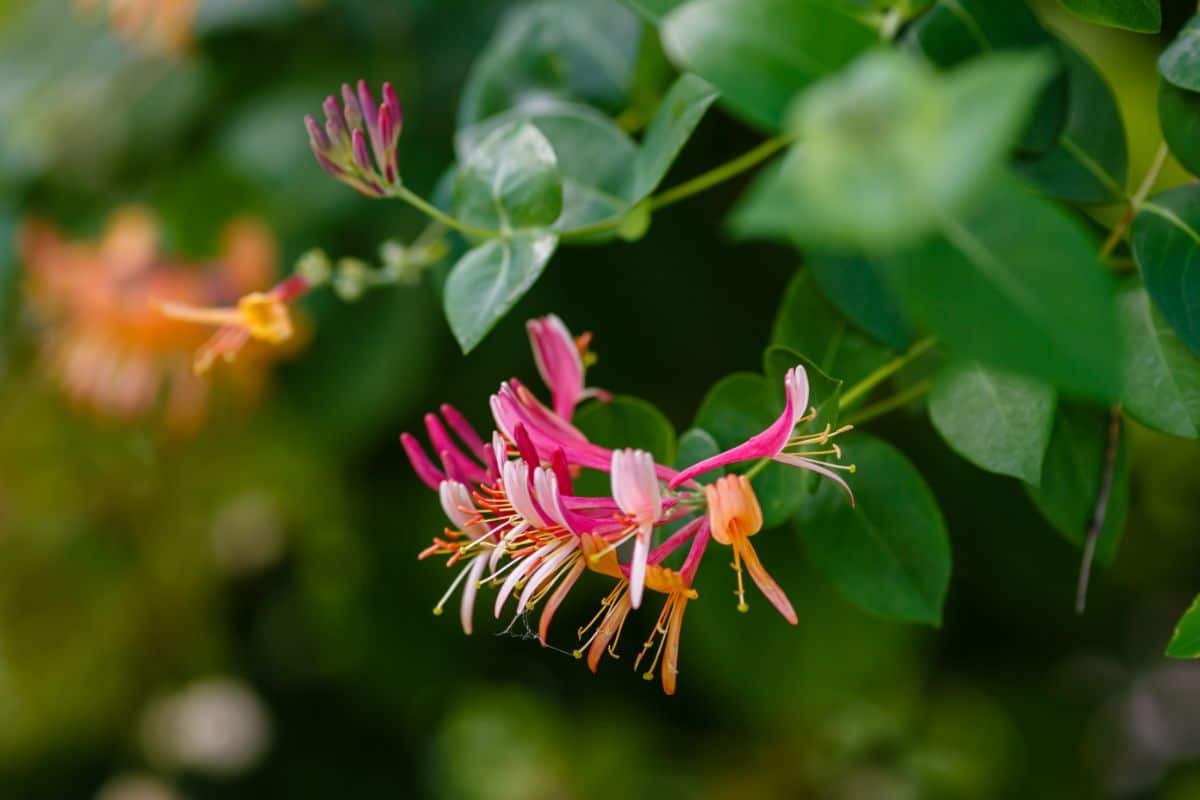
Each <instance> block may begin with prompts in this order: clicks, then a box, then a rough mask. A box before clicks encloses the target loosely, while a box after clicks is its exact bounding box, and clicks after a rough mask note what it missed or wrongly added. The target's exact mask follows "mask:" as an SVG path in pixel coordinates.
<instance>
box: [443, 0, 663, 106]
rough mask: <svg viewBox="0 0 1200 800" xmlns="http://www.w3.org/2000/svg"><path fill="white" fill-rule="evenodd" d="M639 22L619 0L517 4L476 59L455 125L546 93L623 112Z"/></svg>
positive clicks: (543, 97)
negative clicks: (616, 0)
mask: <svg viewBox="0 0 1200 800" xmlns="http://www.w3.org/2000/svg"><path fill="white" fill-rule="evenodd" d="M639 27H640V21H639V20H638V18H637V17H636V16H634V15H633V14H631V13H630V12H629V11H628V10H626V9H624V8H622V7H621V4H620V3H618V2H615V0H574V2H571V3H553V2H538V3H528V4H525V5H523V6H521V7H519V8H518V9H517V10H516V11H515V12H514V13H512V14H510V15H508V16H507V17H505V19H504V21H503V23H502V24H501V25H500V27H499V28H498V30H497V31H496V34H495V36H494V37H493V38H492V40H491V41H490V42H488V44H487V47H486V48H485V49H484V51H483V53H482V54H480V56H479V58H477V59H476V61H475V63H474V64H473V65H472V66H471V72H470V74H469V75H468V76H467V82H466V85H465V86H464V87H463V92H462V96H461V98H460V100H459V106H458V127H459V128H464V127H469V126H471V125H474V124H476V123H478V122H480V121H482V120H484V119H487V118H489V117H492V116H494V115H496V114H499V113H501V112H504V111H508V110H510V109H513V108H518V107H524V106H526V105H528V104H536V103H540V102H544V101H545V100H547V99H548V98H555V99H558V100H560V101H579V102H582V103H586V104H589V105H596V106H599V107H601V108H604V109H606V110H609V111H612V112H614V113H615V112H618V111H620V110H621V109H622V107H623V106H624V104H625V101H626V98H627V95H628V92H629V87H630V83H631V81H632V79H633V70H634V64H635V63H636V61H637V54H638V30H639Z"/></svg>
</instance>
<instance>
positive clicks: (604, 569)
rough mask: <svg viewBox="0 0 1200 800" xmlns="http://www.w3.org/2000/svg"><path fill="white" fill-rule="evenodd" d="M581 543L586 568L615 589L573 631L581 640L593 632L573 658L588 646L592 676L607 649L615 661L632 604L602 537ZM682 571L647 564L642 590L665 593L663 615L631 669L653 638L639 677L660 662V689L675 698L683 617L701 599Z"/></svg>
mask: <svg viewBox="0 0 1200 800" xmlns="http://www.w3.org/2000/svg"><path fill="white" fill-rule="evenodd" d="M582 541H583V549H584V552H585V554H587V556H588V558H586V559H584V561H586V562H587V563H588V566H589V567H590V568H591V569H592V570H593V571H595V572H599V573H601V574H603V575H609V576H611V577H614V578H616V579H617V584H616V586H614V587H613V589H612V591H611V592H609V594H608V596H607V597H605V598H604V600H603V601H602V602H601V606H600V611H599V612H597V613H596V616H594V617H593V618H592V620H591V622H589V623H588V624H587V625H585V626H584V627H582V628H580V629H579V633H578V635H579V638H580V639H583V637H584V636H587V634H588V631H592V630H593V629H594V631H593V632H592V635H591V637H590V638H588V640H587V641H586V642H584V643H583V644H582V645H581V646H580V648H579V649H578V650H576V651H575V656H576V657H577V658H582V657H583V655H584V648H587V650H586V652H587V663H588V668H589V669H591V671H592V672H595V671H596V669H597V668H598V667H599V666H600V659H601V657H602V656H603V655H604V652H605V651H606V650H607V651H608V654H609V655H611V656H612V657H613V658H617V657H618V656H617V653H616V647H617V641H618V640H619V639H620V636H621V630H622V629H623V628H624V626H625V618H626V617H627V616H629V612H630V611H631V610H632V608H633V605H632V601H631V598H630V584H629V580H628V578H627V577H626V575H625V573H624V571H623V570H622V569H621V565H620V563H619V562H618V560H617V555H616V553H615V552H614V551H613V550H612V549H611V548H609V547H608V545H607V543H606V542H605V541H604V540H603V539H598V538H597V537H593V536H584V537H582ZM593 556H594V557H593ZM686 571H687V570H686V568H685V570H684V571H683V572H676V571H675V570H673V569H668V568H667V567H663V566H660V565H658V564H649V565H647V566H646V573H645V586H646V588H648V589H650V590H651V591H654V592H658V593H659V594H663V595H666V598H667V599H666V601H665V602H664V603H663V607H662V611H661V612H659V615H658V619H657V620H656V621H655V623H654V628H653V630H652V631H651V633H650V636H649V638H648V639H646V643H645V644H644V645H643V646H642V650H641V652H640V653H638V657H637V659H636V660H635V661H634V664H633V668H634V669H638V668H639V667H640V666H641V663H642V659H644V658H645V657H646V655H647V654H648V653H649V652H650V650H651V649H652V648H654V643H655V640H657V641H658V647H657V649H655V652H654V658H653V660H652V661H651V662H650V666H649V667H648V668H647V670H646V672H644V673H643V674H642V677H643V678H645V679H646V680H648V681H649V680H653V679H654V670H655V668H656V667H657V666H658V663H659V661H660V660H661V661H662V686H663V691H664V692H665V693H667V694H675V685H676V679H677V678H678V676H679V637H680V633H681V631H682V629H683V613H684V611H686V610H687V603H688V601H689V600H695V599H696V598H697V597H699V596H700V595H699V593H698V592H697V591H696V590H695V589H693V588H692V586H691V582H690V580H689V579H688V578H687V577H685V573H686Z"/></svg>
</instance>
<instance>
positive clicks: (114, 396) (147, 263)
mask: <svg viewBox="0 0 1200 800" xmlns="http://www.w3.org/2000/svg"><path fill="white" fill-rule="evenodd" d="M18 248H19V251H20V254H21V257H22V260H23V261H24V263H25V265H26V269H27V271H28V281H27V284H26V296H27V299H28V301H29V305H30V306H31V308H32V309H33V311H34V315H35V317H36V318H37V319H38V320H39V321H40V322H41V323H42V325H43V330H42V336H41V351H42V352H41V358H42V363H43V364H44V366H45V369H46V370H47V372H48V373H49V374H50V375H51V376H52V377H53V379H54V380H55V381H56V382H57V383H58V384H60V385H61V387H62V389H63V391H64V392H65V393H66V394H67V395H68V397H70V399H71V400H72V401H73V402H74V403H76V404H77V405H78V406H80V407H82V408H85V409H88V410H90V411H93V412H95V413H96V414H98V415H101V416H104V417H109V418H115V419H120V420H130V419H134V418H137V417H142V416H146V415H148V414H150V413H151V412H153V411H154V410H155V409H156V408H157V407H158V404H159V399H160V397H161V399H162V403H163V406H162V408H163V415H164V424H165V425H166V426H167V427H168V428H169V429H171V430H173V431H176V432H187V431H190V430H194V429H195V428H196V427H198V425H199V424H200V423H201V422H202V421H203V419H204V417H205V414H206V412H207V409H208V404H209V399H210V387H209V385H208V383H207V382H206V381H205V380H203V379H201V378H199V377H197V376H196V375H195V374H194V373H193V370H192V354H193V352H194V351H195V350H196V348H198V347H199V346H200V345H202V344H203V343H204V340H205V332H204V331H203V330H202V329H198V328H197V327H195V326H193V325H190V324H187V323H185V322H180V321H177V320H173V319H170V318H168V317H166V316H164V315H163V314H161V313H160V312H159V310H158V304H159V303H161V302H176V303H184V304H194V305H214V304H220V303H224V302H228V301H229V300H231V299H234V298H237V297H240V296H242V295H244V294H246V293H249V292H253V291H255V290H258V289H261V288H263V287H266V286H269V285H270V284H271V282H272V281H273V280H274V278H275V276H276V274H277V271H278V264H277V261H278V259H277V253H276V247H275V242H274V239H273V237H272V235H271V233H270V231H269V230H268V229H267V228H266V227H265V226H264V225H262V224H261V223H259V222H257V221H254V220H248V219H245V220H237V221H234V222H232V223H230V224H229V225H227V226H226V228H225V230H224V232H223V234H222V237H221V255H220V258H219V260H218V262H217V263H216V264H215V265H209V266H206V267H201V266H197V265H189V264H185V263H181V262H178V261H173V260H170V259H167V258H164V257H163V256H162V255H161V253H160V250H159V239H158V227H157V223H156V222H155V220H154V219H153V217H152V216H150V215H149V214H148V213H147V212H146V211H144V210H141V209H137V208H126V209H121V210H119V211H117V212H116V213H114V214H113V215H112V216H111V217H110V219H109V222H108V225H107V228H106V230H105V232H104V234H103V236H102V237H101V239H100V241H99V242H86V241H68V240H67V239H65V238H64V237H63V236H62V234H61V233H60V232H59V230H58V229H57V228H56V227H55V226H53V225H52V224H49V223H46V222H43V221H40V220H36V219H29V220H26V221H24V222H23V223H22V225H21V228H20V230H19V232H18ZM283 352H284V351H281V350H280V349H279V348H266V347H262V348H255V347H251V348H248V353H247V357H245V358H243V359H241V360H239V362H238V364H237V365H236V368H234V369H230V370H229V371H228V376H229V377H228V380H229V381H230V383H231V384H232V385H233V386H234V387H235V388H236V389H237V390H238V392H239V394H241V395H242V396H243V397H246V398H254V397H257V395H258V394H259V393H260V391H261V390H262V388H263V386H264V384H265V380H266V374H267V367H268V366H269V364H270V362H271V361H272V360H274V359H275V358H278V357H279V356H280V355H281V354H283Z"/></svg>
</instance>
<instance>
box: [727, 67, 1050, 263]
mask: <svg viewBox="0 0 1200 800" xmlns="http://www.w3.org/2000/svg"><path fill="white" fill-rule="evenodd" d="M1049 74H1050V62H1049V60H1048V59H1047V58H1046V57H1044V56H1042V55H1040V54H1035V55H1028V54H1026V55H1011V54H1006V55H991V56H986V57H983V58H978V59H975V60H974V61H972V62H970V63H969V64H967V65H965V66H963V67H960V68H958V69H957V70H955V71H954V72H953V73H951V74H949V75H939V74H937V73H934V72H933V71H932V70H930V69H929V67H928V66H927V65H925V64H924V63H923V62H920V61H917V60H914V59H912V58H911V57H908V56H905V55H903V54H900V53H896V52H892V51H880V52H875V53H871V54H869V55H867V56H864V57H863V58H862V59H860V60H859V61H858V62H857V63H856V64H855V65H854V66H853V67H852V68H850V69H849V70H848V71H846V72H844V73H842V74H839V75H837V76H834V77H832V78H829V79H828V80H825V81H822V82H821V83H819V84H817V85H816V86H814V87H813V88H812V89H810V90H808V91H807V92H805V93H804V94H803V95H802V96H801V97H800V98H799V100H798V101H797V103H796V106H795V110H794V111H793V113H792V114H791V116H790V119H789V130H790V131H791V133H792V134H794V135H795V136H796V138H797V140H798V141H799V142H801V144H800V145H797V146H796V147H795V148H793V150H792V151H791V153H790V154H789V155H788V156H787V158H786V159H785V160H784V162H783V164H782V165H781V166H780V167H779V169H778V170H777V171H770V172H768V173H766V175H764V177H762V178H760V179H759V181H758V182H757V183H756V185H755V188H754V189H753V190H752V191H751V193H750V195H749V197H748V198H747V200H746V201H745V202H744V203H743V204H742V206H741V207H740V208H739V209H738V211H737V212H736V214H735V216H734V219H733V224H734V228H735V230H736V231H738V232H740V233H742V234H760V235H761V234H765V235H768V236H781V237H785V238H788V239H790V240H791V241H794V242H796V243H797V244H800V245H802V246H807V245H813V246H818V247H833V248H849V249H855V250H868V251H880V250H891V249H894V248H895V247H897V246H901V245H904V244H908V243H911V242H914V241H916V240H918V239H920V238H921V237H923V236H925V235H926V234H928V233H929V232H930V231H931V230H932V229H933V228H934V226H935V223H936V221H937V219H938V218H939V217H940V216H941V215H943V214H946V213H954V212H955V211H957V210H958V209H960V208H962V207H963V206H965V205H966V204H968V203H969V202H970V201H971V200H973V199H974V198H975V196H976V195H977V194H978V193H979V191H980V190H981V188H983V187H984V186H985V185H986V183H987V181H988V179H989V178H990V177H991V176H992V174H993V173H994V172H995V171H996V170H997V169H998V168H999V167H1000V165H1001V164H1002V163H1003V162H1004V161H1005V159H1006V158H1007V156H1008V154H1009V152H1010V150H1011V149H1012V146H1013V144H1014V142H1015V140H1016V137H1017V135H1018V134H1019V133H1020V131H1021V130H1022V129H1023V128H1024V126H1025V123H1026V120H1027V119H1028V113H1029V110H1030V108H1031V107H1032V104H1033V100H1034V98H1035V96H1036V94H1037V91H1038V89H1039V87H1040V86H1041V85H1042V84H1043V83H1044V82H1045V80H1046V78H1047V77H1048V76H1049ZM980 97H987V98H988V102H986V103H981V102H979V100H978V98H980Z"/></svg>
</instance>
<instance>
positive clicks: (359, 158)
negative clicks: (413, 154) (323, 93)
mask: <svg viewBox="0 0 1200 800" xmlns="http://www.w3.org/2000/svg"><path fill="white" fill-rule="evenodd" d="M322 110H323V111H324V112H325V125H324V127H322V126H321V124H320V123H318V122H317V120H316V118H315V117H313V116H312V115H311V114H310V115H309V116H307V117H305V118H304V124H305V126H306V127H307V128H308V141H309V144H311V145H312V150H313V155H315V156H316V157H317V162H318V163H319V164H320V165H321V168H322V169H324V170H325V171H326V172H328V173H329V174H330V175H332V176H333V177H335V178H337V179H338V180H339V181H342V182H343V183H345V184H347V185H348V186H352V187H353V188H355V189H357V190H358V191H360V192H362V193H363V194H365V195H367V196H368V197H386V196H387V194H388V188H389V187H393V186H396V185H398V184H399V183H400V168H399V165H398V164H397V160H396V146H397V144H398V142H399V140H400V128H401V126H402V125H403V117H402V116H401V113H400V101H399V99H397V97H396V92H395V91H394V90H393V89H392V85H391V84H390V83H385V84H384V85H383V103H382V104H376V102H375V98H374V96H373V95H372V94H371V90H370V88H369V87H368V86H367V82H366V81H361V80H360V81H359V82H358V86H357V91H356V90H355V89H352V88H350V86H349V84H342V102H341V103H340V104H339V103H338V101H337V98H335V97H333V96H332V95H330V96H329V97H327V98H325V103H324V105H323V106H322Z"/></svg>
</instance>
